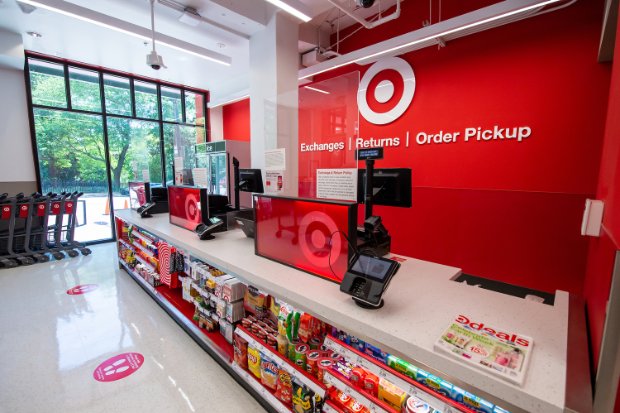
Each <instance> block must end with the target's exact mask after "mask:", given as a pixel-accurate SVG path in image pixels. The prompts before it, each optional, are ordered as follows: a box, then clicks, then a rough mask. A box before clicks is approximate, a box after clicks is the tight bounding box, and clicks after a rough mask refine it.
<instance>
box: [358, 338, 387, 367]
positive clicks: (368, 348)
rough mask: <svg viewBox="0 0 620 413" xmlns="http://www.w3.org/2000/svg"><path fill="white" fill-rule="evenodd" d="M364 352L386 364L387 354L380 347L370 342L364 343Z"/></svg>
mask: <svg viewBox="0 0 620 413" xmlns="http://www.w3.org/2000/svg"><path fill="white" fill-rule="evenodd" d="M364 352H365V353H366V354H368V355H369V356H370V357H372V358H374V359H376V360H379V361H380V362H381V363H384V364H387V362H388V357H389V354H388V353H386V352H385V351H381V349H380V348H378V347H375V346H373V345H372V344H368V343H365V344H364Z"/></svg>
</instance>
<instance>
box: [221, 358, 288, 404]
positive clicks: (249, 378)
mask: <svg viewBox="0 0 620 413" xmlns="http://www.w3.org/2000/svg"><path fill="white" fill-rule="evenodd" d="M232 368H233V371H234V372H235V373H237V375H238V376H239V377H241V378H242V379H243V380H244V381H245V382H246V383H247V384H248V385H249V386H251V387H252V388H253V389H254V390H255V391H256V392H257V393H258V394H259V395H260V396H261V397H262V398H264V399H265V400H266V401H267V402H268V403H269V405H270V406H271V407H272V409H273V410H275V411H276V412H278V413H292V410H291V409H289V408H288V407H287V406H285V405H284V403H282V402H281V401H280V400H278V398H277V397H276V396H274V395H273V393H271V392H270V391H269V390H267V389H266V388H265V387H264V386H263V385H262V384H261V383H260V382H259V381H258V379H256V377H254V376H253V375H252V374H250V373H249V372H247V371H245V370H244V369H243V368H241V367H239V366H238V365H237V364H236V363H233V365H232Z"/></svg>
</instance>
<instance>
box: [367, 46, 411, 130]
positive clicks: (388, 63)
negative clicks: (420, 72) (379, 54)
mask: <svg viewBox="0 0 620 413" xmlns="http://www.w3.org/2000/svg"><path fill="white" fill-rule="evenodd" d="M414 94H415V75H414V73H413V69H412V68H411V65H409V63H407V61H406V60H404V59H401V58H400V57H388V58H386V59H382V60H379V61H378V62H376V63H375V64H373V65H372V66H370V68H369V69H368V70H367V71H366V73H364V76H363V77H362V80H361V82H360V85H359V89H358V91H357V106H358V108H359V111H360V113H361V115H362V116H363V117H364V119H366V120H367V121H368V122H370V123H374V124H375V125H386V124H388V123H391V122H394V121H395V120H396V119H398V118H399V117H401V116H402V114H403V113H405V111H406V110H407V108H408V107H409V105H410V104H411V101H412V100H413V95H414Z"/></svg>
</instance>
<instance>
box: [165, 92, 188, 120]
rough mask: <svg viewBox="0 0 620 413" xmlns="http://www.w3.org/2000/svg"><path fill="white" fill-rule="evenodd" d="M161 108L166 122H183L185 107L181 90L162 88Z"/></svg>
mask: <svg viewBox="0 0 620 413" xmlns="http://www.w3.org/2000/svg"><path fill="white" fill-rule="evenodd" d="M161 106H162V109H163V114H164V120H166V121H169V122H178V123H181V122H182V121H183V106H182V104H181V91H180V90H179V89H173V88H169V87H162V88H161Z"/></svg>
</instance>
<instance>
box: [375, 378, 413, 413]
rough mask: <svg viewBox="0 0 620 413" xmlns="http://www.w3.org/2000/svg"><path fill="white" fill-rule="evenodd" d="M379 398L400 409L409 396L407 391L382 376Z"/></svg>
mask: <svg viewBox="0 0 620 413" xmlns="http://www.w3.org/2000/svg"><path fill="white" fill-rule="evenodd" d="M378 398H379V400H383V401H384V402H386V403H387V404H389V405H390V406H392V407H393V408H395V409H396V410H398V411H400V410H401V408H402V407H403V404H404V403H405V399H406V398H407V393H405V392H404V391H403V390H401V389H400V388H398V387H396V386H395V385H394V384H392V383H390V382H389V381H387V380H385V379H383V378H380V379H379V394H378Z"/></svg>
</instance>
